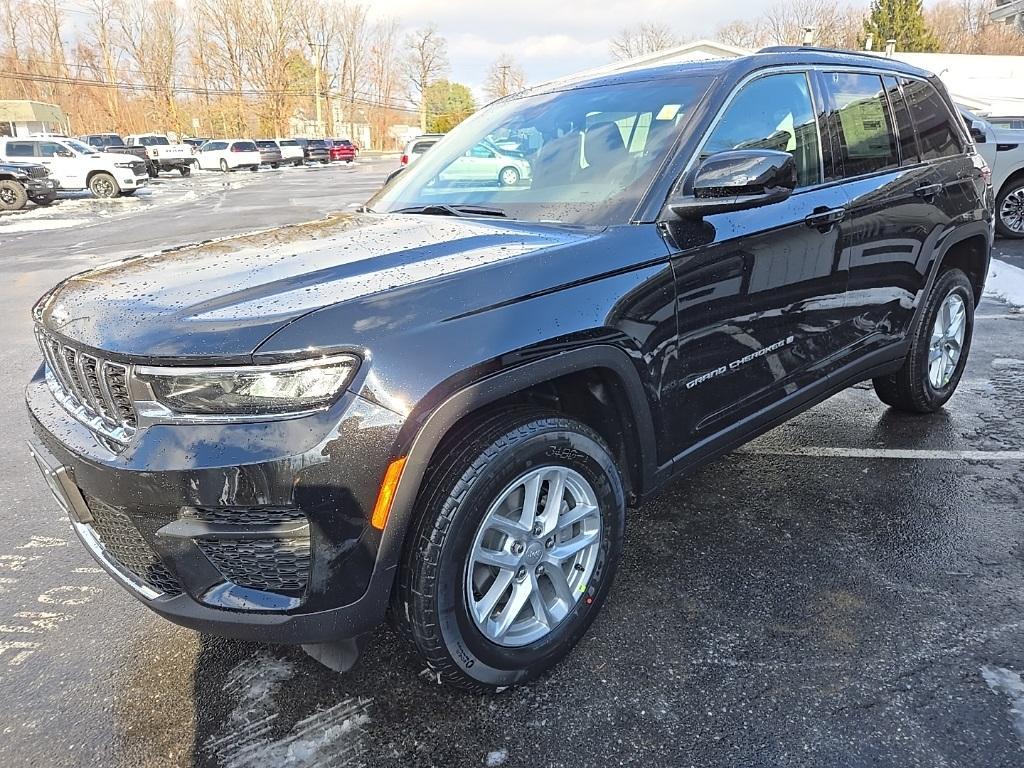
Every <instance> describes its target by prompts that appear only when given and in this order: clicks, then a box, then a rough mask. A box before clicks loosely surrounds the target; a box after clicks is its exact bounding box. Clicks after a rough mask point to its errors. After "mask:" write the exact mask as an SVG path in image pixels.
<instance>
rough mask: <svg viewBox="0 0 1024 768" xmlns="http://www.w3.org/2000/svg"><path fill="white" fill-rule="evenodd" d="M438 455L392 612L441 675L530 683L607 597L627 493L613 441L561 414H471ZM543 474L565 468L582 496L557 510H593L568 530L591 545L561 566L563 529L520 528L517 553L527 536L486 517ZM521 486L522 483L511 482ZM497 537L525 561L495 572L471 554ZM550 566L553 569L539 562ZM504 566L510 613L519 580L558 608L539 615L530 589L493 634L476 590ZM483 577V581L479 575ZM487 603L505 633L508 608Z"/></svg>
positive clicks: (485, 687)
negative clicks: (477, 609) (474, 604)
mask: <svg viewBox="0 0 1024 768" xmlns="http://www.w3.org/2000/svg"><path fill="white" fill-rule="evenodd" d="M438 455H439V456H440V457H441V458H440V460H439V461H438V462H437V463H436V464H434V465H432V466H431V467H430V468H429V469H428V471H427V474H426V477H425V478H424V483H423V486H422V488H421V491H420V494H419V498H418V500H417V505H416V508H415V518H414V523H413V527H412V529H411V534H410V537H409V538H408V540H407V545H406V551H405V553H404V557H403V562H402V565H401V568H400V570H399V577H398V586H397V589H396V591H395V597H394V602H393V606H392V618H393V620H394V621H395V622H396V623H397V624H398V629H399V631H400V634H402V635H404V636H405V637H407V638H408V639H410V640H411V641H412V643H413V644H414V646H415V647H416V649H417V651H418V652H419V653H420V655H421V656H423V658H424V659H425V660H426V662H427V664H428V665H429V667H430V669H431V670H432V674H433V676H434V677H436V679H437V680H438V682H444V683H447V684H449V685H452V686H455V687H458V688H462V689H464V690H468V691H472V692H477V693H485V692H496V691H497V690H499V689H501V688H504V687H506V686H510V685H518V684H521V683H526V682H528V681H530V680H533V679H535V678H537V677H538V676H540V675H541V674H542V673H544V672H545V671H546V670H548V669H550V668H551V667H553V666H554V665H555V664H557V663H558V661H560V660H561V659H562V657H564V656H565V655H566V654H567V653H569V651H570V650H571V649H572V648H573V646H575V645H576V643H577V642H578V641H579V640H580V638H582V637H583V635H584V633H585V632H586V631H587V628H588V627H589V626H590V624H591V622H592V621H593V620H594V618H595V616H596V615H597V612H598V611H599V610H600V609H601V606H602V605H603V603H604V600H605V598H606V597H607V594H608V591H609V588H610V587H611V582H612V578H613V576H614V574H615V570H616V567H617V565H618V561H619V556H620V553H621V551H622V535H623V529H624V526H625V493H624V490H623V485H622V479H621V477H620V475H619V470H618V468H617V467H616V465H615V460H614V459H613V458H612V455H611V453H610V451H609V449H608V447H607V446H606V445H605V444H604V442H603V440H602V439H601V438H600V436H598V435H597V433H595V432H594V431H593V430H591V429H590V428H589V427H587V426H586V425H584V424H581V423H580V422H578V421H575V420H573V419H570V418H566V417H564V416H562V415H560V414H558V413H552V412H545V411H538V410H534V409H527V408H522V409H516V410H506V411H501V412H496V413H492V414H491V415H490V416H487V417H484V418H482V419H478V420H470V422H467V423H466V424H464V425H463V427H462V428H461V429H458V428H457V430H456V432H455V433H454V434H453V435H451V436H449V438H447V439H446V441H445V443H444V444H443V445H442V447H441V449H440V450H439V451H438ZM538 473H549V474H547V475H546V476H547V477H550V478H553V477H554V475H555V473H562V474H565V475H566V476H567V477H568V478H569V479H567V480H566V481H565V489H566V491H565V493H566V494H567V495H569V496H570V498H571V499H573V505H572V506H569V499H566V497H565V496H563V499H565V501H563V503H564V504H565V506H564V507H560V509H561V510H562V512H560V513H559V515H562V514H563V513H564V514H565V515H568V514H569V513H570V512H571V510H574V509H580V510H585V509H591V507H592V511H591V512H590V513H589V514H588V515H587V516H586V518H585V519H584V521H583V522H578V523H576V524H575V525H570V527H569V528H571V529H572V531H569V528H567V529H566V531H569V534H570V538H576V537H578V539H577V540H580V539H582V538H583V537H584V535H586V536H587V537H595V538H593V539H589V538H588V540H590V541H591V543H589V544H588V545H587V546H586V547H584V548H583V549H582V550H580V552H579V553H577V554H576V555H573V556H572V558H577V559H575V560H572V561H570V560H565V561H564V562H563V563H562V564H561V565H554V564H553V562H554V561H549V560H548V558H549V557H551V556H554V555H552V553H555V552H557V551H558V550H559V549H562V550H563V551H567V548H568V547H569V546H570V545H566V543H565V541H566V540H565V538H564V535H565V532H559V533H557V534H555V536H551V535H550V534H548V533H546V532H541V535H540V538H535V537H534V534H535V533H537V532H538V531H540V528H534V529H533V530H532V531H531V530H523V531H520V532H519V533H516V537H518V536H523V540H522V543H525V546H523V547H519V548H518V551H515V550H516V546H517V544H518V543H520V540H519V539H518V538H515V539H513V538H512V537H508V536H506V535H505V534H501V533H499V534H495V529H494V528H493V527H492V526H490V525H489V524H488V525H484V521H485V519H486V520H493V519H495V514H494V510H495V508H497V509H503V508H502V507H500V506H497V507H496V506H495V505H497V502H498V501H499V500H500V499H502V498H503V497H504V496H505V495H506V494H507V493H510V492H511V493H513V494H515V493H516V492H518V490H519V489H521V488H522V487H523V486H522V485H521V482H520V481H522V480H523V479H524V478H533V479H534V480H537V481H538V485H537V486H536V487H537V488H538V489H540V488H547V487H549V486H548V481H546V480H544V479H543V476H542V475H540V474H538ZM538 478H539V480H538ZM581 481H582V482H581ZM584 487H585V488H584ZM513 488H515V489H516V491H511V489H513ZM574 488H575V489H576V491H578V490H583V489H589V491H588V492H587V494H586V498H589V499H591V504H588V505H587V507H581V506H578V504H579V503H580V502H578V501H577V500H576V499H577V498H578V497H576V496H573V494H574V493H576V491H574V490H572V489H574ZM524 495H525V492H524ZM537 497H538V499H539V498H540V493H538V494H537ZM520 498H522V497H520ZM545 499H546V497H545ZM520 505H522V502H520ZM540 512H541V515H542V516H541V517H538V518H537V521H536V522H535V523H534V525H540V526H543V525H544V520H545V518H544V517H543V512H544V510H543V508H542V507H541V509H540ZM585 514H586V513H585ZM502 519H506V518H502ZM561 520H564V517H561V516H558V515H556V516H555V518H554V519H553V520H552V521H550V522H551V523H552V525H553V524H554V523H555V522H557V521H561ZM506 522H507V519H506ZM575 526H579V528H578V529H577V528H576V527H575ZM585 526H586V529H584V527H585ZM576 530H578V531H579V533H575V531H576ZM495 535H497V536H498V537H499V538H500V539H501V543H500V544H496V543H495V541H496V540H495V539H493V538H491V539H490V540H489V541H490V543H489V545H488V547H487V549H494V548H503V549H504V550H505V551H504V552H503V553H502V556H507V557H511V558H518V565H512V566H510V567H509V569H507V570H505V571H503V570H501V569H496V570H495V571H494V572H493V573H492V571H491V567H490V566H487V565H483V566H481V565H480V564H476V561H475V558H472V559H471V556H472V555H473V553H475V552H477V551H478V549H477V547H478V546H483V542H485V541H487V540H488V539H487V537H493V536H495ZM567 565H568V566H569V570H568V573H566V572H565V567H566V566H567ZM545 566H546V567H547V568H548V569H550V570H547V571H544V570H542V569H543V568H544V567H545ZM512 568H514V569H515V571H514V572H513V570H511V569H512ZM556 568H557V569H560V570H561V571H562V575H563V576H565V579H564V580H560V581H562V582H563V584H564V588H563V589H562V590H561V591H560V592H559V593H556V592H555V590H554V587H555V579H554V578H553V577H554V569H556ZM503 573H505V576H504V577H503V578H506V579H510V580H511V581H508V582H507V584H508V586H502V587H501V588H500V589H499V590H498V592H499V593H500V594H497V599H498V601H499V602H500V601H501V599H502V598H504V599H505V602H504V603H501V605H502V606H503V608H502V612H505V611H512V609H511V608H510V607H509V605H508V603H509V602H511V600H512V595H513V594H523V593H522V592H521V591H520V592H516V591H515V590H516V589H520V590H522V588H523V587H524V586H526V587H529V588H530V589H532V588H534V587H538V586H539V587H540V591H538V592H537V596H538V599H540V600H548V599H552V598H554V599H555V601H556V602H555V603H554V604H553V605H554V607H553V608H551V609H550V610H551V612H550V613H548V608H543V607H541V608H540V609H539V610H540V611H541V612H542V613H543V614H544V616H545V617H549V618H548V623H545V624H540V623H538V622H537V621H536V620H535V619H536V617H537V616H539V614H538V613H535V612H534V602H533V597H532V596H531V597H529V598H528V603H525V604H524V606H525V605H527V604H528V605H529V606H530V608H529V609H528V610H527V609H526V608H525V607H524V608H523V609H522V612H517V611H512V612H511V613H509V614H508V617H511V620H512V622H513V623H512V624H511V626H510V627H508V628H507V632H506V633H505V634H504V635H503V636H498V635H493V636H492V635H488V634H487V633H486V632H490V631H491V630H490V629H486V630H485V627H482V626H481V624H480V622H479V620H478V619H476V618H474V617H473V616H471V613H470V610H471V609H470V599H471V596H472V599H473V600H480V602H481V603H486V602H487V600H488V597H489V596H490V590H491V587H493V586H494V584H495V582H496V581H497V579H498V578H499V577H502V574H503ZM477 577H482V578H483V579H484V581H483V582H481V583H479V584H478V582H477V581H476V580H475V579H476V578H477ZM492 577H493V578H494V580H495V581H494V582H491V583H490V584H488V583H487V581H486V580H487V579H489V578H492ZM478 589H479V591H480V593H481V594H480V595H479V596H477V594H476V590H478ZM510 590H511V591H510ZM545 594H546V596H545ZM497 604H498V603H495V605H497ZM544 605H546V603H544ZM481 610H483V611H484V613H485V614H486V616H485V619H484V624H485V625H486V626H487V627H491V625H492V624H494V625H495V626H494V631H495V632H498V631H499V630H497V628H496V627H497V625H498V624H500V623H501V618H502V617H501V616H499V614H498V613H490V612H489V609H486V608H483V609H481ZM517 617H518V619H520V620H521V621H520V620H517ZM551 624H554V626H553V628H552V627H551V626H550V625H551ZM531 627H532V630H531ZM513 630H514V631H513ZM516 632H518V633H519V635H518V636H517V635H516ZM538 633H540V634H538ZM492 634H493V633H492Z"/></svg>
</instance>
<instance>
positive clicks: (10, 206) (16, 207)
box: [0, 179, 28, 211]
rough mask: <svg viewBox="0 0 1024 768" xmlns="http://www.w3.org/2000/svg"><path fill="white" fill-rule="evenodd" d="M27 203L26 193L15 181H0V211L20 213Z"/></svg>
mask: <svg viewBox="0 0 1024 768" xmlns="http://www.w3.org/2000/svg"><path fill="white" fill-rule="evenodd" d="M27 202H28V193H27V192H26V191H25V188H24V187H23V186H22V185H21V184H19V183H18V182H16V181H13V180H11V179H3V180H2V181H0V211H20V210H21V209H22V208H24V207H25V203H27Z"/></svg>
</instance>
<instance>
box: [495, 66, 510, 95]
mask: <svg viewBox="0 0 1024 768" xmlns="http://www.w3.org/2000/svg"><path fill="white" fill-rule="evenodd" d="M510 67H511V65H509V64H499V65H498V69H499V70H501V95H502V96H503V97H504V96H508V71H509V69H510Z"/></svg>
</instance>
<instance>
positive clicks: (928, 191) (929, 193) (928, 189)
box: [914, 184, 942, 202]
mask: <svg viewBox="0 0 1024 768" xmlns="http://www.w3.org/2000/svg"><path fill="white" fill-rule="evenodd" d="M941 191H942V185H941V184H924V185H923V186H920V187H918V188H917V189H915V190H914V194H915V195H917V196H918V197H920V198H921V199H922V200H927V201H929V202H931V201H932V200H934V199H935V196H936V195H937V194H939V192H941Z"/></svg>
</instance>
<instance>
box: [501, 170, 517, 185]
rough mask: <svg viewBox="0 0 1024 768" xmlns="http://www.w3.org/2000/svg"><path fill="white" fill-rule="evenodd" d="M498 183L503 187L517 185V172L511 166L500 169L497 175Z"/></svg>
mask: <svg viewBox="0 0 1024 768" xmlns="http://www.w3.org/2000/svg"><path fill="white" fill-rule="evenodd" d="M498 183H499V184H501V186H503V187H514V186H515V185H516V184H518V183H519V171H518V170H516V169H515V168H513V167H512V166H511V165H510V166H508V167H506V168H502V169H501V172H500V173H499V174H498Z"/></svg>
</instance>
